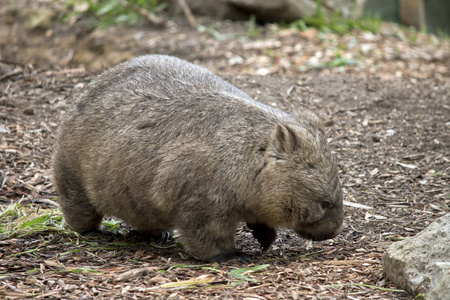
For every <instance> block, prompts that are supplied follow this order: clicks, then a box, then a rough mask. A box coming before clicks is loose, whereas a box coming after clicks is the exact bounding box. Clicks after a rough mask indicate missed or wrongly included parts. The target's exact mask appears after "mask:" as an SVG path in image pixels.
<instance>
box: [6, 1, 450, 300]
mask: <svg viewBox="0 0 450 300" xmlns="http://www.w3.org/2000/svg"><path fill="white" fill-rule="evenodd" d="M45 3H47V2H45ZM10 15H12V13H11V11H9V10H7V9H5V8H2V10H1V11H0V20H1V21H0V29H1V30H0V34H1V35H2V36H1V37H0V50H1V57H0V59H1V62H0V175H1V176H0V180H1V189H0V204H1V205H2V207H3V209H6V207H8V206H9V205H10V204H11V203H18V202H19V201H21V203H22V204H23V206H24V213H25V214H33V213H37V212H39V211H40V210H49V211H50V210H51V211H53V212H54V214H55V215H57V214H58V210H57V208H56V207H55V205H53V201H57V200H56V199H57V195H56V194H55V191H54V189H53V185H52V183H51V180H50V169H49V168H50V165H49V159H50V156H51V153H52V145H53V143H54V140H55V134H56V131H57V128H58V124H59V122H60V120H61V119H62V118H63V117H64V114H65V112H66V111H67V109H68V108H69V107H70V105H71V103H73V101H74V98H75V97H76V96H77V94H79V93H80V91H81V90H82V88H83V87H84V86H85V85H86V84H87V83H89V82H90V81H91V80H92V79H93V78H95V76H96V75H97V74H98V73H99V72H100V71H101V69H104V68H105V67H108V66H111V65H113V64H115V63H117V62H119V61H121V60H123V59H127V58H129V57H132V56H135V55H139V54H145V53H165V54H170V55H175V56H178V57H181V58H184V59H187V60H189V61H191V62H194V63H198V64H200V65H203V66H206V67H208V68H210V69H211V70H212V71H214V72H217V73H219V74H220V75H221V76H223V77H224V78H225V79H226V80H228V81H230V82H231V83H233V84H234V85H236V86H237V87H239V88H241V89H242V90H244V91H245V92H247V93H248V94H249V95H250V96H252V97H253V98H254V99H255V100H258V101H261V102H263V103H266V104H268V105H271V106H274V107H277V108H279V109H282V110H288V111H289V110H290V109H291V108H292V107H293V106H295V105H296V104H298V103H302V104H304V105H307V106H308V107H310V108H311V109H312V110H313V111H315V112H316V113H317V114H318V115H319V116H320V117H321V118H322V119H323V120H324V122H325V124H326V125H327V134H328V137H329V141H330V144H331V146H332V148H333V150H334V151H335V152H336V156H337V159H338V163H339V167H340V176H341V180H342V182H343V186H344V188H345V200H346V201H348V202H351V203H350V204H348V205H347V206H346V207H345V226H344V230H343V232H342V233H341V234H340V235H339V236H337V237H336V238H334V239H332V240H328V241H323V242H315V243H311V242H310V241H306V240H303V239H301V238H299V237H298V236H297V235H295V233H293V232H291V231H289V230H286V229H281V230H280V231H279V237H278V239H277V240H276V242H275V243H274V244H273V246H272V247H271V248H270V249H269V250H268V251H267V252H264V253H262V252H261V251H260V249H259V246H258V244H257V242H256V241H255V240H254V239H253V238H252V235H251V232H250V230H249V229H248V228H246V227H245V226H240V227H239V228H238V230H237V246H238V248H239V249H241V250H243V251H245V252H247V253H249V254H250V255H251V256H252V257H253V262H252V263H251V264H249V265H245V264H243V263H240V262H230V263H223V264H220V265H217V264H207V265H203V263H202V262H199V261H197V260H195V259H194V258H192V257H190V256H189V255H188V254H187V253H185V252H184V251H183V248H182V246H181V245H179V244H177V243H176V242H169V243H166V244H160V245H158V244H155V243H154V242H151V241H149V240H146V239H145V238H142V237H139V236H135V235H133V234H129V233H127V230H126V229H128V228H127V226H126V225H124V224H122V225H121V226H122V229H123V230H121V232H123V231H125V234H115V235H109V236H100V237H96V236H89V237H80V236H78V235H75V234H74V233H71V232H70V231H68V230H64V231H63V230H60V231H56V230H55V231H51V230H48V231H42V232H34V233H32V234H26V235H14V236H10V235H8V232H0V245H1V247H0V278H1V281H0V298H6V299H10V298H20V299H22V298H51V299H57V298H63V299H92V298H96V299H97V298H98V299H143V298H153V297H161V298H169V297H171V298H198V297H211V298H237V299H285V298H288V299H412V298H413V296H412V295H410V294H408V293H407V292H404V291H401V290H398V287H396V286H394V285H393V284H392V283H391V282H389V280H388V279H386V277H385V276H384V274H383V272H382V265H381V256H382V254H383V251H384V250H385V249H386V247H387V246H389V245H390V244H391V243H392V242H395V241H397V240H400V239H402V238H404V237H408V236H412V235H415V234H416V233H418V232H419V231H421V230H422V229H423V228H425V227H426V226H427V225H429V224H430V223H431V222H432V221H433V220H434V219H436V218H437V217H439V216H442V215H443V214H445V213H448V212H449V207H450V187H449V182H450V180H449V179H450V164H449V160H450V100H449V99H450V87H449V82H450V81H449V79H450V76H449V75H450V73H449V66H450V54H449V49H450V47H449V42H448V41H445V40H439V39H437V38H436V37H433V36H429V35H422V34H417V37H416V38H415V39H414V40H412V39H411V36H410V35H411V32H409V31H405V32H404V33H402V34H400V33H399V32H402V31H401V30H400V29H399V28H398V27H397V26H394V25H385V26H384V27H383V29H382V31H381V32H380V33H379V34H376V35H372V34H368V33H363V32H355V33H354V34H353V35H352V36H339V35H335V34H322V33H319V32H317V31H316V30H309V31H305V32H298V31H293V30H288V29H284V30H283V29H281V28H274V27H275V26H274V25H266V26H265V27H263V28H262V32H261V33H260V34H259V35H258V36H257V37H254V38H250V37H249V29H248V24H247V23H245V22H243V23H232V22H227V21H215V20H208V19H198V21H199V22H200V23H201V24H202V25H204V26H205V28H209V29H210V30H209V31H206V32H202V30H197V29H192V28H190V27H189V26H188V25H187V23H186V21H184V20H183V19H179V20H175V21H170V22H169V23H168V25H167V26H166V27H164V28H154V27H149V26H139V27H126V28H125V27H113V28H109V29H106V30H104V31H100V30H91V31H87V32H82V30H81V29H80V27H83V26H84V25H83V24H84V23H83V22H84V21H83V20H74V21H71V22H69V23H63V24H61V23H57V22H55V23H53V24H52V26H51V27H50V28H44V29H42V28H41V29H36V30H32V31H30V30H28V31H27V30H25V29H24V28H23V27H22V25H21V22H20V20H21V18H24V16H22V15H21V14H20V13H17V19H14V20H12V21H11V19H10V18H7V16H10ZM5 20H6V21H5ZM402 36H403V37H404V38H402ZM355 40H356V41H357V43H356V44H355V45H353V43H354V41H355ZM5 41H6V42H5ZM340 45H341V46H340ZM342 45H343V46H342ZM352 45H353V46H352ZM362 45H366V46H362ZM369 48H370V49H369ZM339 49H340V50H339ZM367 49H369V50H367ZM338 50H339V51H340V54H338V52H339V51H338ZM365 50H367V51H365ZM342 58H344V61H345V63H344V64H342V65H338V66H335V67H333V65H332V64H333V62H336V61H337V59H341V61H342ZM351 62H355V63H351ZM50 227H52V224H49V228H50ZM2 228H6V226H5V227H2ZM266 265H267V266H266ZM244 267H260V268H261V269H260V270H253V271H248V272H246V273H245V274H244V276H246V277H244V278H242V277H239V274H237V275H236V272H238V271H236V270H239V269H241V268H244ZM129 270H132V272H131V273H127V271H129ZM241 271H242V270H241ZM238 273H239V272H238ZM241 276H242V274H241Z"/></svg>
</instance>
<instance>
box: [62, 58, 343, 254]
mask: <svg viewBox="0 0 450 300" xmlns="http://www.w3.org/2000/svg"><path fill="white" fill-rule="evenodd" d="M53 178H54V182H55V185H56V190H57V192H58V194H59V197H60V198H59V201H60V204H61V207H62V211H63V213H64V217H65V220H66V222H67V223H68V224H69V225H70V226H71V227H72V228H73V229H74V230H76V231H79V232H86V231H90V230H94V229H96V228H97V227H98V226H99V225H100V222H101V220H102V218H103V216H116V217H119V218H121V219H123V220H124V221H125V222H127V223H129V224H130V225H132V226H134V227H135V228H136V229H137V230H139V231H143V232H150V233H152V232H159V231H167V230H172V229H178V230H179V231H180V239H181V241H182V243H183V245H184V247H185V248H186V249H187V250H188V251H189V252H190V253H192V254H193V255H194V256H195V257H197V258H198V259H202V260H209V261H221V260H226V259H230V258H236V257H242V256H243V255H242V254H241V253H240V252H238V251H237V250H236V248H235V242H234V237H235V232H236V225H237V223H238V222H239V221H245V222H247V223H248V224H249V227H250V228H252V229H254V230H255V232H254V236H255V237H256V238H257V239H258V241H260V242H261V244H262V246H263V247H264V248H265V249H266V248H268V247H269V246H270V244H271V243H272V242H273V240H274V239H275V237H276V229H277V228H279V227H289V228H292V229H294V230H295V231H296V232H297V233H299V234H300V235H301V236H303V237H306V238H310V239H315V240H321V239H327V238H332V237H334V236H335V235H337V234H338V233H339V232H340V229H341V225H342V220H343V209H342V192H341V185H340V183H339V179H338V170H337V167H336V163H335V161H334V158H333V156H332V154H331V151H330V149H329V146H328V144H327V141H326V137H325V133H324V130H323V127H322V125H321V122H320V120H319V119H318V117H317V116H316V115H314V114H313V113H312V112H310V111H309V110H306V109H301V110H299V111H297V112H296V113H294V114H288V113H285V112H282V111H280V110H277V109H274V108H271V107H269V106H266V105H264V104H262V103H259V102H257V101H254V100H253V99H251V98H250V97H249V96H248V95H247V94H245V93H244V92H242V91H241V90H239V89H237V88H236V87H234V86H232V85H231V84H229V83H227V82H225V81H223V80H222V79H220V78H219V77H218V76H216V75H214V74H213V73H211V72H210V71H208V70H206V69H204V68H201V67H198V66H195V65H192V64H190V63H188V62H186V61H183V60H180V59H178V58H174V57H170V56H164V55H147V56H142V57H137V58H135V59H132V60H130V61H128V62H125V63H122V64H119V65H117V66H116V67H113V68H111V69H109V70H108V71H106V72H104V73H103V74H101V75H100V76H99V77H98V78H97V79H96V80H94V81H93V82H92V83H91V84H89V85H88V86H87V87H86V89H85V90H84V92H83V93H82V94H81V95H80V96H79V97H78V99H77V101H76V103H75V105H74V106H73V108H72V110H71V111H70V112H68V114H67V116H66V118H65V119H64V121H63V122H62V124H61V127H60V134H59V138H58V141H57V145H56V149H55V153H54V157H53Z"/></svg>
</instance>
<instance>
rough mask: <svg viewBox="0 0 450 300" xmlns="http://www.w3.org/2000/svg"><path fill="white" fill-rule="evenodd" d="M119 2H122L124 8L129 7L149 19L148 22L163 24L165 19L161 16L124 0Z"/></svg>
mask: <svg viewBox="0 0 450 300" xmlns="http://www.w3.org/2000/svg"><path fill="white" fill-rule="evenodd" d="M119 3H120V4H122V5H123V6H124V7H126V8H130V9H132V10H134V11H135V12H136V13H138V14H140V15H141V16H143V17H145V18H146V19H147V21H149V22H150V23H152V24H154V25H157V26H162V25H164V24H165V21H164V20H163V19H162V18H160V17H157V16H155V15H154V14H152V13H150V12H149V11H147V10H145V9H143V8H141V7H139V6H136V5H133V4H131V3H130V2H128V1H126V0H119Z"/></svg>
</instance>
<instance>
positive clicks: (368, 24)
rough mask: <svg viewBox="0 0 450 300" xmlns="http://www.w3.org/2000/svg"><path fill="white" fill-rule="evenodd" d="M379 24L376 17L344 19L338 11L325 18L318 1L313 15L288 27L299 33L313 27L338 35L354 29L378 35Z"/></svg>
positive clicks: (378, 17)
mask: <svg viewBox="0 0 450 300" xmlns="http://www.w3.org/2000/svg"><path fill="white" fill-rule="evenodd" d="M381 23H382V21H381V18H380V16H378V15H375V16H369V15H366V16H364V17H363V18H361V19H358V20H357V19H355V18H345V17H343V16H342V15H341V13H340V12H339V11H335V12H334V13H333V14H332V15H331V16H330V17H327V16H326V15H325V13H324V12H323V10H322V1H320V0H318V1H317V6H316V12H315V14H314V15H312V16H306V17H304V18H303V19H299V20H296V21H293V22H291V23H289V24H288V27H289V28H296V29H299V30H301V31H305V30H307V29H308V28H311V27H313V28H317V29H319V30H320V31H322V32H336V33H340V34H348V33H350V32H351V31H352V30H354V29H359V30H362V31H370V32H372V33H378V32H379V31H380V28H381Z"/></svg>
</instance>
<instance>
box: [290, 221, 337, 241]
mask: <svg viewBox="0 0 450 300" xmlns="http://www.w3.org/2000/svg"><path fill="white" fill-rule="evenodd" d="M341 231H342V223H341V225H339V226H337V227H336V228H334V230H330V229H329V228H327V229H326V231H325V230H324V231H320V230H318V228H317V227H316V226H314V225H311V228H309V226H308V228H306V229H305V230H298V231H297V233H298V234H299V235H300V236H301V237H303V238H305V239H309V240H313V241H323V240H328V239H332V238H334V237H336V236H337V235H338V234H339V233H341Z"/></svg>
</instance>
